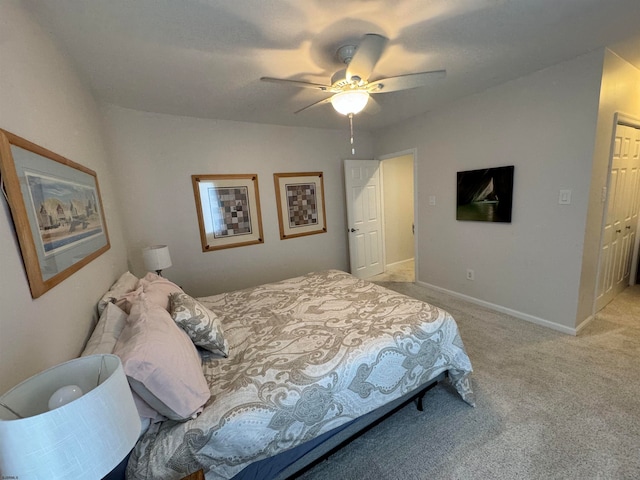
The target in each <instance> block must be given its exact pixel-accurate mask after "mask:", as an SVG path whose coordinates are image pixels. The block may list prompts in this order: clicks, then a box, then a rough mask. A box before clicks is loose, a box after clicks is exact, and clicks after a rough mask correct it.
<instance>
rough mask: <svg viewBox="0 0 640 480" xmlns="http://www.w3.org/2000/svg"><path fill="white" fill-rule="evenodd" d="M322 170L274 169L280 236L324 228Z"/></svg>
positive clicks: (317, 231)
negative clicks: (290, 170) (278, 171)
mask: <svg viewBox="0 0 640 480" xmlns="http://www.w3.org/2000/svg"><path fill="white" fill-rule="evenodd" d="M323 177H324V176H323V174H322V172H307V173H274V174H273V180H274V183H275V190H276V204H277V206H278V221H279V223H280V239H281V240H284V239H287V238H294V237H302V236H304V235H314V234H316V233H324V232H326V231H327V222H326V218H325V208H324V181H323Z"/></svg>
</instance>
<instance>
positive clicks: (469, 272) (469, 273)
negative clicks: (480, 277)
mask: <svg viewBox="0 0 640 480" xmlns="http://www.w3.org/2000/svg"><path fill="white" fill-rule="evenodd" d="M474 279H475V272H474V271H473V270H471V269H470V268H467V280H474Z"/></svg>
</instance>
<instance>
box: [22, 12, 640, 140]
mask: <svg viewBox="0 0 640 480" xmlns="http://www.w3.org/2000/svg"><path fill="white" fill-rule="evenodd" d="M23 2H24V3H25V4H26V5H27V6H28V8H29V9H30V10H31V11H32V12H33V13H34V15H35V16H36V18H37V19H38V20H39V21H40V23H41V24H42V25H43V27H44V28H45V29H46V30H47V31H49V32H50V33H51V34H52V35H53V37H54V38H55V39H57V41H58V42H59V43H60V45H61V47H62V49H64V50H65V51H66V52H67V53H68V55H69V56H70V58H71V59H72V61H73V63H74V65H75V66H76V68H77V70H78V71H79V72H80V74H81V75H82V77H83V79H84V80H85V81H86V83H87V84H88V85H89V86H90V87H91V89H92V90H93V92H94V93H95V95H96V97H97V98H99V99H100V100H102V101H105V102H108V103H112V104H116V105H120V106H123V107H127V108H132V109H137V110H143V111H150V112H160V113H168V114H174V115H185V116H194V117H202V118H218V119H227V120H240V121H249V122H261V123H274V124H280V125H295V126H309V127H322V128H342V127H343V126H344V125H346V122H347V119H346V118H345V117H342V116H341V115H339V114H337V113H336V112H335V111H333V109H332V108H331V106H330V104H324V105H321V106H317V107H313V108H311V109H308V110H305V111H304V112H301V113H299V114H294V113H293V112H294V111H296V110H299V109H300V108H302V107H304V106H306V105H308V104H311V103H314V102H316V101H318V100H321V99H322V98H324V97H325V96H327V94H325V93H323V92H320V91H315V90H310V89H300V88H296V87H290V86H283V85H277V84H270V83H265V82H260V80H259V79H260V77H262V76H271V77H279V78H288V79H296V80H306V81H311V82H317V83H329V79H330V77H331V75H332V74H333V73H334V72H335V71H337V70H338V69H340V68H341V66H340V64H339V62H338V60H337V59H336V55H335V52H336V50H337V49H338V47H340V46H341V45H344V44H354V43H356V44H357V42H358V41H359V39H360V38H361V36H362V35H363V34H365V33H379V34H382V35H384V36H386V37H388V38H389V39H390V41H389V44H388V46H387V48H386V50H385V51H384V53H383V55H382V57H381V59H380V61H379V62H378V64H377V65H376V67H375V69H374V74H373V75H372V76H371V79H372V80H375V79H378V78H383V77H388V76H394V75H401V74H407V73H412V72H419V71H425V70H436V69H446V70H447V76H446V78H444V79H434V80H433V81H432V82H431V83H430V84H429V85H427V86H425V87H422V88H419V89H414V90H409V91H403V92H394V93H388V94H379V95H376V96H375V98H376V100H377V101H378V104H379V106H380V107H381V108H380V111H379V112H378V113H377V114H368V113H367V112H366V110H365V113H363V114H360V115H358V117H357V119H356V128H360V129H376V128H381V127H384V126H387V125H391V124H394V123H396V122H398V121H401V120H404V119H407V118H410V117H413V116H416V115H419V114H421V113H423V112H425V111H428V110H431V109H433V108H436V107H437V106H439V105H442V104H443V103H446V102H449V101H452V100H454V99H456V98H460V97H462V96H466V95H469V94H472V93H474V92H478V91H482V90H485V89H487V88H489V87H491V86H493V85H497V84H500V83H503V82H505V81H508V80H510V79H514V78H518V77H521V76H523V75H527V74H529V73H531V72H534V71H536V70H539V69H541V68H544V67H547V66H550V65H553V64H555V63H558V62H561V61H563V60H566V59H569V58H573V57H576V56H578V55H581V54H584V53H586V52H589V51H591V50H593V49H597V48H600V47H603V46H609V47H613V49H614V51H616V53H618V54H619V55H621V56H622V57H623V58H626V59H627V60H628V61H630V62H632V63H634V64H635V65H636V66H640V49H639V48H638V47H637V46H638V45H639V44H640V43H639V42H638V40H637V39H638V38H640V37H639V36H638V34H640V23H639V22H638V20H639V19H640V0H456V1H453V0H341V1H337V0H104V1H103V0H91V1H87V0H55V1H51V0H23ZM632 37H634V38H632Z"/></svg>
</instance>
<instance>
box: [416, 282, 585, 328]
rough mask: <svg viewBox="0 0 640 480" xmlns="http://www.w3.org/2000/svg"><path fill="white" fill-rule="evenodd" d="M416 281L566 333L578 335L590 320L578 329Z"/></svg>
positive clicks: (453, 295)
mask: <svg viewBox="0 0 640 480" xmlns="http://www.w3.org/2000/svg"><path fill="white" fill-rule="evenodd" d="M416 283H417V284H418V285H422V286H424V287H427V288H432V289H434V290H437V291H439V292H442V293H446V294H447V295H451V296H452V297H456V298H460V299H462V300H466V301H467V302H470V303H474V304H476V305H480V306H482V307H486V308H489V309H491V310H495V311H496V312H500V313H506V314H507V315H511V316H512V317H516V318H519V319H520V320H525V321H527V322H531V323H535V324H536V325H541V326H543V327H547V328H551V329H553V330H556V331H558V332H562V333H566V334H569V335H573V336H576V335H577V334H578V330H579V329H582V328H583V326H584V325H586V323H587V322H588V321H590V320H589V319H587V321H585V322H582V323H581V324H580V327H579V328H578V329H576V328H571V327H567V326H565V325H561V324H559V323H556V322H552V321H550V320H545V319H544V318H540V317H536V316H533V315H529V314H528V313H523V312H519V311H517V310H512V309H511V308H507V307H503V306H502V305H497V304H495V303H491V302H486V301H484V300H480V299H478V298H475V297H470V296H469V295H464V294H462V293H458V292H454V291H452V290H447V289H446V288H442V287H437V286H436V285H431V284H430V283H425V282H420V281H416Z"/></svg>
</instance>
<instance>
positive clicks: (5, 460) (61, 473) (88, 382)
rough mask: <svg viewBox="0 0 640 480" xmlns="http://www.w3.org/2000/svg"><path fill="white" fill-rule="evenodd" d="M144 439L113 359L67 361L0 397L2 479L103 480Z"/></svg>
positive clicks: (98, 357) (121, 372)
mask: <svg viewBox="0 0 640 480" xmlns="http://www.w3.org/2000/svg"><path fill="white" fill-rule="evenodd" d="M50 408H51V410H50ZM139 435H140V417H139V416H138V411H137V410H136V406H135V403H134V401H133V396H132V394H131V390H130V389H129V384H128V382H127V378H126V376H125V374H124V370H123V369H122V364H121V363H120V359H119V358H118V357H117V356H115V355H90V356H86V357H80V358H76V359H74V360H71V361H68V362H65V363H62V364H60V365H57V366H55V367H52V368H50V369H48V370H45V371H44V372H42V373H39V374H37V375H35V376H33V377H31V378H29V379H27V380H25V381H24V382H22V383H20V384H19V385H17V386H15V387H14V388H12V389H11V390H9V391H8V392H7V393H5V394H4V395H2V396H1V397H0V472H1V473H2V477H3V478H19V479H25V480H26V479H36V480H39V479H42V480H45V479H46V480H54V479H75V478H77V479H80V478H81V479H87V480H90V479H100V478H102V477H104V476H105V475H107V474H108V473H109V472H110V471H111V470H112V469H113V468H114V467H116V466H117V465H118V464H119V463H120V462H121V461H122V460H123V459H124V458H125V457H126V456H127V454H128V453H129V452H130V451H131V449H132V448H133V446H134V444H135V442H136V441H137V439H138V437H139Z"/></svg>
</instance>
